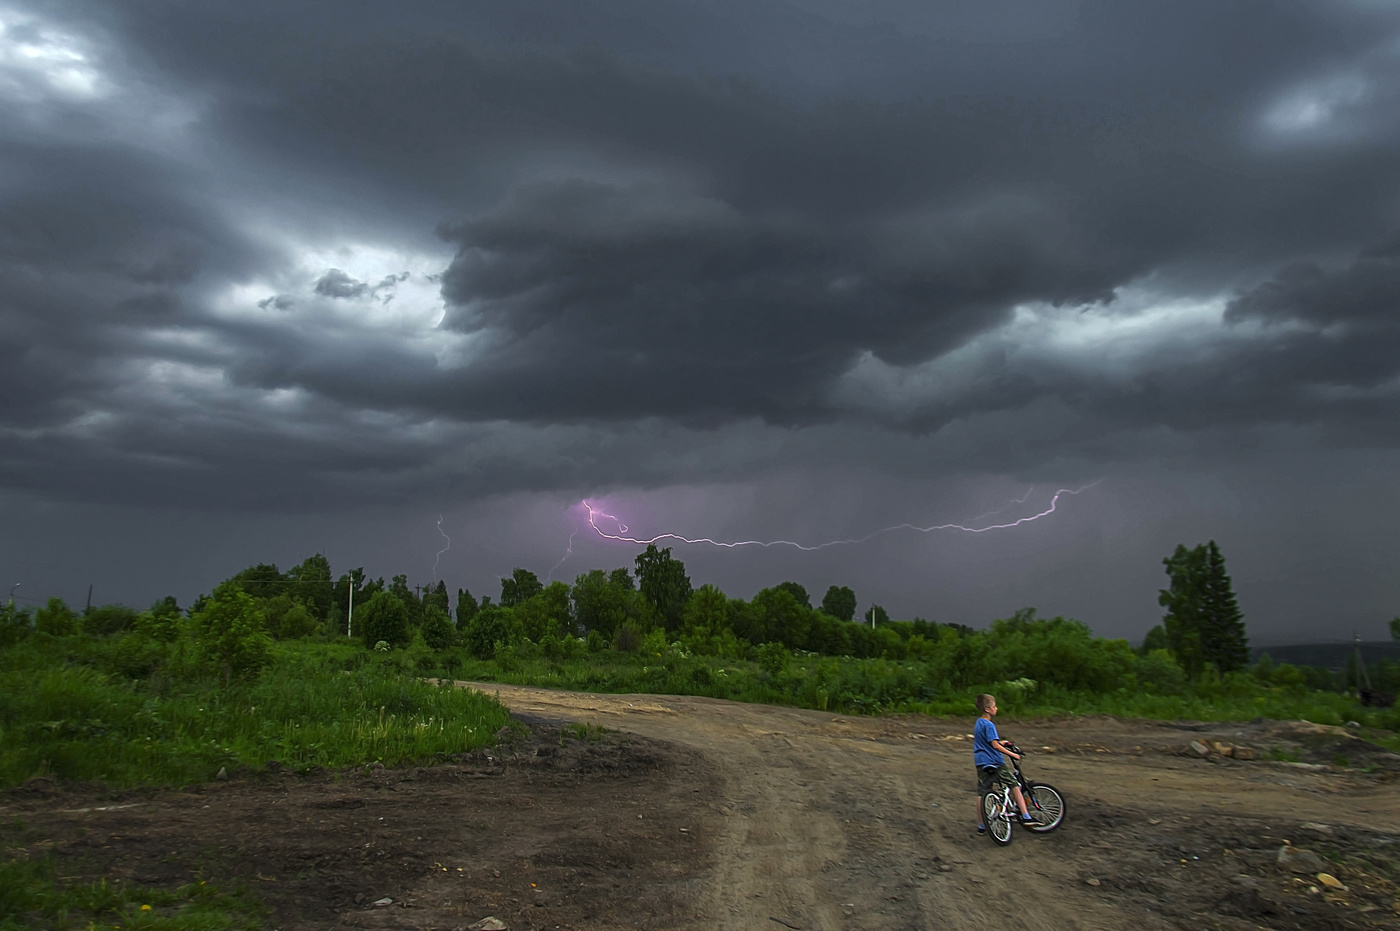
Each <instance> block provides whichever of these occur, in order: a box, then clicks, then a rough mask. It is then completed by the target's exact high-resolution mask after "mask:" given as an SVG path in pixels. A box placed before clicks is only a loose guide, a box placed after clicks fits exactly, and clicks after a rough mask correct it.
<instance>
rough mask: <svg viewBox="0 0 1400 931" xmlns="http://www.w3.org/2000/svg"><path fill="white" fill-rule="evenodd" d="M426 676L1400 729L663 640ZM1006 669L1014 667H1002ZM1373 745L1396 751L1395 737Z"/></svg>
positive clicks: (1201, 700)
mask: <svg viewBox="0 0 1400 931" xmlns="http://www.w3.org/2000/svg"><path fill="white" fill-rule="evenodd" d="M420 663H421V664H422V666H423V668H424V669H425V670H426V669H429V668H431V669H433V670H436V672H434V674H444V675H446V674H449V673H450V674H451V675H454V676H456V677H457V678H465V679H473V680H478V681H496V682H508V683H513V684H518V685H536V686H544V687H546V688H563V689H577V690H581V691H592V692H612V693H630V692H645V693H656V694H670V695H702V696H707V697H711V698H725V699H731V700H735V701H743V702H753V703H763V704H781V705H795V706H798V707H803V708H812V709H816V710H821V711H835V712H843V713H847V714H881V713H917V714H928V715H934V716H952V717H965V718H970V717H973V716H974V715H975V714H976V712H975V710H974V702H975V698H976V696H977V694H978V693H980V692H985V691H991V692H994V693H996V694H997V696H998V703H999V704H1000V706H1001V708H1002V711H1003V715H1004V716H1010V717H1018V718H1036V717H1048V716H1054V715H1063V714H1071V715H1089V714H1106V715H1117V716H1120V717H1140V718H1154V719H1162V720H1177V719H1191V720H1197V721H1242V720H1250V719H1253V718H1259V717H1264V718H1271V719H1275V720H1291V719H1298V718H1304V719H1307V720H1309V721H1313V722H1315V723H1319V724H1334V725H1340V724H1344V723H1345V722H1347V721H1351V720H1356V721H1358V722H1360V723H1362V724H1364V725H1366V726H1368V727H1371V728H1380V729H1391V730H1394V729H1396V728H1397V727H1400V709H1374V708H1363V707H1362V706H1360V705H1359V704H1357V702H1356V700H1355V699H1354V698H1351V697H1349V696H1346V695H1340V694H1337V693H1334V692H1323V691H1314V690H1312V689H1308V688H1305V687H1302V686H1297V685H1294V686H1287V687H1285V686H1278V685H1273V684H1270V683H1268V682H1266V681H1261V680H1260V679H1258V678H1256V677H1255V676H1253V675H1251V674H1249V673H1235V674H1231V675H1228V676H1225V677H1224V678H1220V677H1216V676H1207V677H1204V678H1203V679H1202V680H1201V681H1198V682H1195V683H1186V682H1185V681H1182V682H1179V683H1174V684H1172V685H1171V686H1170V687H1164V688H1163V689H1161V690H1159V689H1157V688H1156V687H1155V686H1146V685H1144V686H1139V687H1135V688H1127V687H1122V688H1114V689H1108V690H1102V691H1100V690H1093V689H1085V688H1080V689H1074V688H1067V687H1065V686H1061V685H1057V684H1054V683H1045V682H1037V681H1035V680H1033V679H1030V678H1025V677H1022V678H1015V679H1007V680H1001V681H987V682H982V683H976V684H972V685H967V686H962V687H954V686H953V685H951V684H950V682H949V681H948V676H947V675H946V670H945V669H944V668H943V665H942V664H940V663H935V662H921V661H919V660H912V659H908V660H890V659H853V658H850V657H830V656H819V655H816V654H809V653H801V652H799V653H796V654H789V653H786V651H779V652H777V653H776V654H770V655H766V656H760V661H758V662H754V661H750V660H746V659H738V658H734V657H715V656H702V655H693V654H690V653H688V652H687V651H685V650H684V649H683V648H678V647H677V646H676V645H671V646H668V647H665V648H662V649H660V650H655V649H653V650H652V651H650V652H647V651H639V652H636V653H629V652H623V651H617V650H611V649H605V650H602V651H599V652H594V653H588V652H583V651H582V650H576V651H573V652H572V653H570V654H568V655H556V656H553V657H550V656H547V655H545V653H544V651H542V650H540V649H538V648H535V649H530V648H529V647H528V646H527V647H525V648H524V649H521V648H512V649H510V650H508V651H506V652H505V655H504V656H503V657H502V658H499V659H495V660H478V659H472V658H470V657H468V656H466V655H465V654H462V653H444V654H437V655H436V657H435V658H433V659H431V660H429V659H428V658H427V657H424V658H422V659H420ZM1008 669H1009V670H1010V671H1012V672H1014V668H1012V667H1008ZM1376 739H1377V740H1378V741H1379V742H1381V743H1384V744H1386V745H1388V746H1391V747H1392V749H1395V750H1397V751H1400V739H1397V738H1395V737H1386V736H1385V735H1379V736H1377V737H1376Z"/></svg>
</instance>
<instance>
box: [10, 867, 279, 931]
mask: <svg viewBox="0 0 1400 931" xmlns="http://www.w3.org/2000/svg"><path fill="white" fill-rule="evenodd" d="M264 919H265V910H264V908H263V906H262V905H261V904H260V903H259V902H258V901H257V900H256V899H255V898H253V897H252V896H251V895H250V894H249V892H248V890H247V889H246V888H244V887H242V886H236V887H233V888H230V889H227V890H225V889H223V888H222V887H220V886H217V885H215V884H213V883H206V882H195V883H190V884H188V885H185V886H180V887H179V888H176V889H155V888H151V887H148V886H139V885H135V884H129V883H121V882H110V881H108V880H107V879H98V880H95V881H91V882H81V881H79V882H72V881H70V882H62V881H60V880H59V879H58V878H57V877H56V876H55V869H54V861H53V860H52V859H51V858H44V859H39V860H24V859H16V860H9V861H4V862H0V931H21V929H25V931H27V929H31V928H53V929H60V931H61V929H70V928H71V929H98V928H113V929H123V931H242V929H248V931H252V929H256V928H262V927H263V926H264Z"/></svg>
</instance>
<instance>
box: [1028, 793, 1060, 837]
mask: <svg viewBox="0 0 1400 931" xmlns="http://www.w3.org/2000/svg"><path fill="white" fill-rule="evenodd" d="M1026 802H1027V803H1028V804H1029V806H1030V808H1031V810H1032V812H1034V813H1036V814H1038V815H1040V817H1041V818H1042V819H1044V820H1042V821H1041V822H1040V823H1039V824H1028V825H1026V830H1028V831H1034V832H1035V833H1036V834H1048V833H1050V832H1051V831H1053V830H1055V828H1057V827H1059V826H1060V824H1061V822H1063V821H1064V820H1065V797H1064V796H1063V795H1061V794H1060V792H1059V790H1058V789H1056V788H1055V787H1054V786H1048V785H1046V784H1045V783H1043V782H1032V783H1030V792H1029V794H1028V797H1027V799H1026Z"/></svg>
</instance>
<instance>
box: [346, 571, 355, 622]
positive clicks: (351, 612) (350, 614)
mask: <svg viewBox="0 0 1400 931" xmlns="http://www.w3.org/2000/svg"><path fill="white" fill-rule="evenodd" d="M346 578H348V579H349V580H350V604H349V605H348V606H347V607H346V609H345V636H347V637H353V636H354V634H352V633H350V630H351V627H350V622H351V621H353V620H354V619H355V570H354V569H351V570H350V572H349V573H347V575H346Z"/></svg>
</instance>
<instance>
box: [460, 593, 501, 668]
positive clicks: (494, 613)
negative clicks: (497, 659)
mask: <svg viewBox="0 0 1400 931" xmlns="http://www.w3.org/2000/svg"><path fill="white" fill-rule="evenodd" d="M508 643H510V630H509V627H508V624H507V618H506V609H505V608H502V607H501V606H500V605H486V606H485V607H483V608H482V609H481V610H480V611H477V612H476V613H475V614H473V615H472V616H471V617H470V618H468V619H467V635H466V646H467V651H468V652H469V653H471V655H472V656H474V657H476V658H477V659H491V658H493V657H494V656H495V655H496V645H497V644H508Z"/></svg>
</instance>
